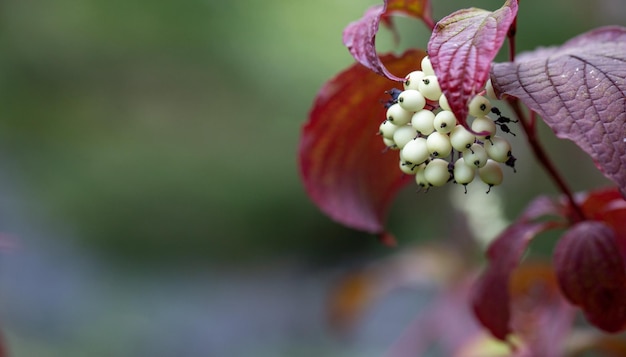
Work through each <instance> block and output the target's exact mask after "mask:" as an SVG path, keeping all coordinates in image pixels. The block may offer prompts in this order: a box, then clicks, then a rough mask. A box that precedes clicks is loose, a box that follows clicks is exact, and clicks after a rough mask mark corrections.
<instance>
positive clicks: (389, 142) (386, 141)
mask: <svg viewBox="0 0 626 357" xmlns="http://www.w3.org/2000/svg"><path fill="white" fill-rule="evenodd" d="M383 143H384V144H385V146H386V147H387V148H389V149H392V150H399V149H400V148H398V145H396V142H395V141H393V139H387V138H383Z"/></svg>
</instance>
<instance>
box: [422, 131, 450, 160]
mask: <svg viewBox="0 0 626 357" xmlns="http://www.w3.org/2000/svg"><path fill="white" fill-rule="evenodd" d="M426 146H428V152H430V154H431V155H432V156H433V157H439V158H442V157H447V156H449V155H450V153H451V152H452V145H451V144H450V137H449V136H448V135H446V134H442V133H440V132H437V131H435V132H433V133H432V134H430V135H428V138H426Z"/></svg>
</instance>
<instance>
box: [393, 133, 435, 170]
mask: <svg viewBox="0 0 626 357" xmlns="http://www.w3.org/2000/svg"><path fill="white" fill-rule="evenodd" d="M429 156H430V153H429V152H428V147H427V145H426V139H424V138H415V139H413V140H411V141H409V142H408V143H406V144H405V145H404V147H403V148H402V150H400V160H401V161H403V162H407V163H411V164H413V165H419V164H422V163H423V162H425V161H426V160H428V157H429Z"/></svg>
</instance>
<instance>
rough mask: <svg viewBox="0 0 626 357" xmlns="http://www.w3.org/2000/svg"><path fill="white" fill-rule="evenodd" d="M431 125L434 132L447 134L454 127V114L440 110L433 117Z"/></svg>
mask: <svg viewBox="0 0 626 357" xmlns="http://www.w3.org/2000/svg"><path fill="white" fill-rule="evenodd" d="M433 125H434V127H435V130H437V131H438V132H440V133H442V134H447V133H449V132H451V131H452V129H454V127H455V126H456V117H455V116H454V113H452V112H451V111H449V110H442V111H440V112H439V113H437V115H435V120H434V121H433Z"/></svg>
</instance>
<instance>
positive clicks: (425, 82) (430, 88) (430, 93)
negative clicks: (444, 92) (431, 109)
mask: <svg viewBox="0 0 626 357" xmlns="http://www.w3.org/2000/svg"><path fill="white" fill-rule="evenodd" d="M419 91H420V92H421V93H422V95H424V97H426V99H430V100H435V101H439V97H441V87H439V81H438V80H437V77H435V76H433V75H431V76H425V77H424V78H422V80H421V81H419Z"/></svg>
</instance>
